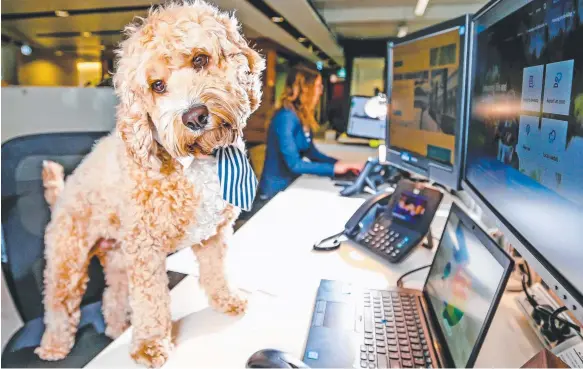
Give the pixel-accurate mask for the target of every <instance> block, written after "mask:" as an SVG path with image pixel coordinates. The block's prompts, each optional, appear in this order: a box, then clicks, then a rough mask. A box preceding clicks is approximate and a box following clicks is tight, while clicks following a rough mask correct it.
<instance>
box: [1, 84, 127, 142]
mask: <svg viewBox="0 0 583 369" xmlns="http://www.w3.org/2000/svg"><path fill="white" fill-rule="evenodd" d="M1 93H2V114H1V118H2V120H1V121H2V125H1V127H2V142H5V141H7V140H9V139H11V138H13V137H17V136H22V135H27V134H34V133H46V132H63V131H108V130H111V129H112V128H113V127H114V126H115V107H116V105H117V97H116V96H115V95H114V93H113V89H112V88H108V87H98V88H78V87H15V86H14V87H13V86H10V87H4V88H2V89H1Z"/></svg>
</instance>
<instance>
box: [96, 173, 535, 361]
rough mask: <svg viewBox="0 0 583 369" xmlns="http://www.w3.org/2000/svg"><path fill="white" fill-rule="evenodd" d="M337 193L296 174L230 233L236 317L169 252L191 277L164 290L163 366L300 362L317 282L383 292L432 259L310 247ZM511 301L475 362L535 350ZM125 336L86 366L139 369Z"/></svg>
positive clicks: (349, 210)
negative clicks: (266, 359)
mask: <svg viewBox="0 0 583 369" xmlns="http://www.w3.org/2000/svg"><path fill="white" fill-rule="evenodd" d="M337 193H338V190H337V189H336V188H334V186H333V184H332V182H331V181H330V180H328V179H324V178H313V177H302V178H300V179H299V180H298V181H296V182H295V183H294V184H293V185H292V186H291V187H290V188H289V189H288V190H286V191H284V192H283V193H280V194H279V195H278V196H276V197H275V198H274V199H273V200H272V201H271V202H269V203H268V204H267V205H265V207H264V208H263V209H262V210H261V211H259V212H258V213H257V214H256V215H255V216H254V217H253V218H251V219H250V220H249V221H248V222H247V223H246V224H245V225H244V226H243V227H241V228H240V229H239V230H238V231H237V233H236V234H235V236H234V237H233V239H232V242H231V244H230V251H229V259H228V266H227V270H228V273H229V275H230V277H231V281H232V283H233V284H234V285H236V286H238V287H239V288H240V289H241V291H242V293H244V294H245V295H247V296H248V298H249V308H248V312H247V313H246V314H245V315H244V316H242V317H237V318H233V317H228V316H225V315H223V314H220V313H217V312H215V311H213V310H211V309H210V308H209V307H208V303H207V300H206V297H205V296H204V293H203V292H202V290H201V289H200V287H199V286H198V282H197V278H196V276H197V275H198V267H197V264H196V260H195V258H194V255H193V253H192V251H191V250H190V249H185V250H183V251H180V252H179V253H176V254H174V255H172V256H170V257H169V258H168V262H167V267H168V269H170V270H174V271H178V272H182V273H187V274H189V277H187V278H185V279H184V280H183V281H182V282H181V283H180V284H179V285H178V286H176V287H175V288H174V289H173V290H172V291H171V296H172V316H173V320H174V334H175V337H176V338H175V343H176V347H175V349H174V351H173V352H172V354H171V356H170V359H169V360H168V362H167V364H166V366H165V367H169V368H170V367H172V368H174V367H190V368H193V367H208V368H210V367H215V368H216V367H222V368H224V367H244V365H245V362H246V360H247V359H248V357H249V356H250V355H251V354H252V353H254V352H255V351H257V350H260V349H264V348H276V349H280V350H282V351H286V352H289V353H291V354H293V355H295V356H296V357H298V358H301V357H302V356H303V350H304V347H305V343H306V339H307V335H308V331H309V327H310V321H311V316H312V309H313V305H314V299H315V296H316V291H317V288H318V285H319V282H320V280H321V279H324V278H325V279H337V280H346V281H351V282H353V283H359V284H363V285H366V286H369V287H373V288H387V287H390V286H394V285H395V283H396V280H397V278H398V277H399V276H400V275H401V274H403V273H404V272H406V271H408V270H411V269H413V268H416V267H418V266H421V265H426V264H429V263H430V262H431V260H432V257H433V252H432V251H430V250H427V249H423V248H418V249H417V250H416V251H415V252H414V253H413V254H412V255H411V256H410V257H409V258H408V259H406V260H405V261H404V262H403V263H401V264H398V265H387V264H385V263H383V262H381V261H380V260H378V259H376V258H374V257H373V256H371V255H370V254H369V253H367V252H366V251H362V250H360V249H359V248H358V247H355V245H352V244H351V243H345V244H343V245H342V247H341V248H340V249H339V250H337V251H334V252H329V253H317V252H313V251H312V245H313V243H314V241H315V240H317V239H320V238H323V237H326V236H328V235H330V234H334V233H337V232H339V231H340V230H341V229H342V227H343V225H344V223H345V222H346V220H347V219H348V218H349V217H350V216H351V215H352V214H353V212H354V211H355V210H356V209H357V208H358V206H359V205H360V204H361V203H362V201H363V200H362V199H352V198H341V197H339V196H338V195H337ZM450 206H451V198H447V197H446V198H445V199H444V201H443V202H442V206H441V208H440V210H439V211H438V214H437V216H436V218H435V220H434V223H433V225H432V230H433V232H434V235H437V236H439V235H441V230H442V229H443V227H444V225H445V220H446V219H445V218H446V217H447V214H448V211H449V207H450ZM424 278H425V273H423V272H420V273H417V274H414V275H412V276H410V278H408V279H407V280H406V283H405V285H406V286H407V287H417V288H420V287H421V286H422V283H423V281H424ZM513 298H514V296H513V294H511V293H507V294H506V295H505V296H504V298H503V299H502V302H501V305H500V308H499V310H498V312H497V314H496V316H495V318H494V321H493V323H492V326H491V329H490V331H489V334H488V336H487V338H486V341H485V343H484V346H483V349H482V352H481V354H480V356H479V358H478V362H477V363H476V366H478V367H485V366H488V367H518V366H520V365H522V364H523V363H525V362H526V361H527V360H528V359H529V358H531V357H532V356H533V355H534V354H535V353H536V352H538V351H539V350H540V348H541V347H540V344H537V342H538V341H537V340H536V337H535V336H534V334H532V333H531V332H530V330H529V328H528V324H527V323H526V321H525V320H524V318H522V316H521V315H520V312H519V311H518V310H517V308H516V307H515V304H514V301H513ZM130 338H131V328H130V329H128V331H126V332H125V333H124V334H123V335H122V336H121V337H119V338H118V339H117V340H116V341H114V342H113V343H112V344H111V345H109V346H108V347H107V348H106V349H105V350H104V351H103V352H101V353H100V354H99V355H98V356H97V357H96V358H95V359H94V360H93V361H92V362H90V363H89V365H88V367H90V368H98V367H106V366H115V367H139V366H137V365H136V364H134V363H133V362H132V360H131V358H130V356H129V343H130Z"/></svg>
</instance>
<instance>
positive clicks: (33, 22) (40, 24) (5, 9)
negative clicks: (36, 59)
mask: <svg viewBox="0 0 583 369" xmlns="http://www.w3.org/2000/svg"><path fill="white" fill-rule="evenodd" d="M209 1H210V2H213V3H215V4H216V5H217V6H219V7H220V8H221V9H223V10H227V11H233V10H235V14H236V16H237V18H238V19H239V21H240V22H241V23H242V24H243V33H244V35H245V37H246V38H247V39H255V38H260V37H265V38H269V39H271V40H273V41H275V42H276V43H278V44H280V45H282V46H284V47H285V48H286V49H288V50H290V51H292V52H294V53H296V54H298V55H300V56H303V57H304V58H306V59H308V60H311V61H313V62H315V61H317V60H319V58H318V56H317V55H315V54H313V53H312V52H310V50H308V49H307V48H306V47H305V46H304V45H302V44H301V43H300V42H299V41H298V40H296V39H295V38H294V37H292V36H291V35H289V34H288V33H287V32H286V31H284V30H283V29H282V28H281V27H279V26H278V25H276V24H275V23H273V22H272V21H271V19H269V18H267V17H266V16H265V15H263V13H261V12H260V11H259V10H257V9H256V8H255V7H254V6H252V5H251V4H250V3H248V2H247V0H209ZM286 1H287V0H286ZM292 1H293V2H294V3H295V2H296V1H297V2H300V1H301V2H302V3H305V1H306V0H292ZM159 2H161V1H159V0H154V1H150V0H50V1H49V0H2V2H1V4H2V8H1V9H2V15H3V16H6V15H10V14H22V13H38V12H54V11H55V10H61V9H66V10H87V9H103V8H118V7H148V6H150V5H151V4H152V3H159ZM305 4H306V6H307V7H309V6H308V5H307V3H305ZM146 14H147V11H146V10H140V11H136V10H132V11H125V12H110V13H93V14H85V15H71V16H69V17H66V18H58V17H39V18H30V19H18V20H6V19H4V20H3V21H2V24H1V28H2V34H3V35H6V36H8V37H10V38H13V39H15V40H17V41H20V42H25V43H29V44H30V45H31V46H32V47H33V48H43V49H49V50H54V51H56V50H73V51H72V52H76V53H77V54H80V55H92V56H95V55H99V54H100V53H101V51H102V49H103V46H102V45H105V46H106V47H107V49H111V48H112V47H114V46H115V45H116V44H117V43H118V42H119V41H120V40H121V37H122V36H121V34H120V33H119V32H114V34H111V35H98V34H92V35H90V36H89V37H82V36H76V37H43V36H42V34H47V33H49V34H50V33H53V34H54V33H61V32H99V31H119V30H121V29H123V28H124V26H125V25H126V24H128V23H129V22H131V21H132V20H133V19H134V17H136V16H145V15H146ZM314 17H317V16H316V15H315V14H314ZM324 39H325V37H324ZM331 46H332V45H327V48H328V49H331ZM335 52H336V54H338V52H337V50H335ZM339 55H340V56H342V53H341V52H340V53H339Z"/></svg>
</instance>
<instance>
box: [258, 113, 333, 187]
mask: <svg viewBox="0 0 583 369" xmlns="http://www.w3.org/2000/svg"><path fill="white" fill-rule="evenodd" d="M304 158H307V159H309V160H310V161H305V160H303V159H304ZM334 163H336V159H334V158H331V157H329V156H326V155H324V154H323V153H321V152H320V151H318V150H317V149H316V147H315V146H314V141H313V140H312V134H311V132H309V133H306V132H305V131H304V128H303V126H302V123H301V122H300V119H299V118H298V116H297V115H296V114H295V113H294V112H293V111H292V110H289V109H283V108H282V109H280V110H279V111H277V113H276V114H275V116H274V117H273V119H272V120H271V124H270V125H269V129H268V132H267V149H266V152H265V164H264V166H263V173H262V175H261V180H260V182H259V196H261V197H262V198H271V197H273V196H275V195H276V194H277V193H278V192H280V191H283V190H285V189H286V188H287V187H288V186H289V185H290V184H291V183H292V182H293V181H294V180H295V179H296V178H298V177H299V176H301V175H302V174H313V175H319V176H328V177H332V176H334Z"/></svg>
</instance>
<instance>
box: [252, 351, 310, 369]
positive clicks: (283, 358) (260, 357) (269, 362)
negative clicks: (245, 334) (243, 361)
mask: <svg viewBox="0 0 583 369" xmlns="http://www.w3.org/2000/svg"><path fill="white" fill-rule="evenodd" d="M246 367H247V368H309V366H307V365H306V364H305V363H304V362H303V361H301V360H299V359H297V358H295V357H293V356H291V355H290V354H288V353H285V352H283V351H279V350H274V349H264V350H259V351H257V352H256V353H254V354H253V355H251V357H250V358H249V360H247V365H246Z"/></svg>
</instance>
